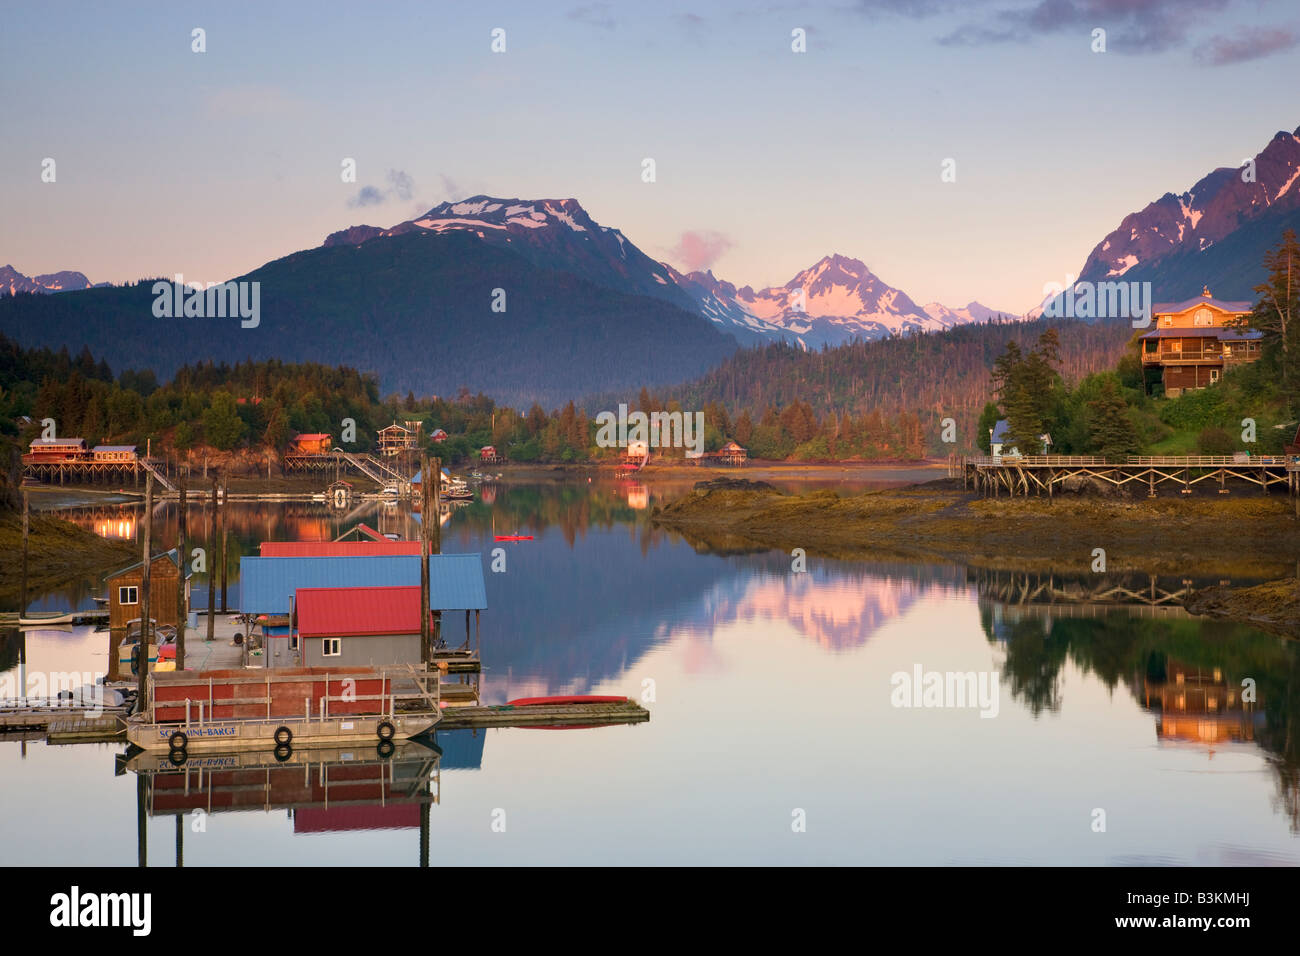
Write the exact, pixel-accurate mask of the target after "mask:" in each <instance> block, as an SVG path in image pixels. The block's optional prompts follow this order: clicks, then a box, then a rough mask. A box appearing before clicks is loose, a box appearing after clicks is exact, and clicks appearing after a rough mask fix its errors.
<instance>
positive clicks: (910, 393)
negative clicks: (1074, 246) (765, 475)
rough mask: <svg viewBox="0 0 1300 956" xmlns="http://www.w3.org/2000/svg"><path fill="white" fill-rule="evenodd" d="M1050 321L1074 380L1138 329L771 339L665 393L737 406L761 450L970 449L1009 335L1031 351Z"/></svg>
mask: <svg viewBox="0 0 1300 956" xmlns="http://www.w3.org/2000/svg"><path fill="white" fill-rule="evenodd" d="M1048 328H1052V329H1055V330H1056V336H1057V342H1058V348H1059V358H1060V361H1059V365H1058V366H1057V368H1058V370H1059V372H1060V373H1061V375H1062V376H1064V377H1065V378H1066V379H1069V380H1074V381H1078V380H1079V379H1082V378H1083V377H1085V376H1087V375H1089V374H1091V373H1093V372H1098V371H1102V370H1104V369H1110V368H1114V366H1115V365H1116V363H1117V362H1118V361H1119V359H1120V357H1121V356H1122V355H1123V354H1124V351H1125V347H1126V345H1127V343H1128V342H1129V340H1130V338H1131V337H1132V334H1133V330H1132V329H1131V328H1129V327H1128V326H1127V325H1123V324H1115V323H1092V324H1090V323H1087V322H1082V321H1074V320H1042V319H1040V320H1037V321H1033V322H1021V321H996V320H990V321H989V322H985V323H978V324H970V325H962V326H958V327H956V328H954V329H950V330H947V331H944V332H927V333H922V334H917V335H907V336H901V337H896V338H889V339H879V340H876V341H870V342H855V343H851V344H848V345H841V346H837V347H834V348H823V349H821V350H820V351H804V350H802V349H799V348H796V347H794V346H790V345H785V344H776V345H767V346H761V347H758V348H753V349H745V350H742V351H740V352H737V353H736V354H735V355H734V356H732V357H731V358H730V359H727V360H726V361H724V362H723V363H722V364H721V365H719V366H718V367H717V368H716V369H714V370H713V371H711V372H709V373H707V374H706V375H704V376H703V377H701V378H699V379H697V380H695V381H694V382H691V383H689V384H687V385H683V386H679V387H677V388H673V389H669V390H666V391H665V392H664V393H663V395H662V396H661V397H660V399H659V401H661V402H669V401H674V402H677V403H679V404H680V405H681V406H682V407H683V408H688V409H697V408H699V409H706V408H710V407H721V408H723V409H725V410H726V413H727V415H728V416H729V418H728V420H727V422H724V423H720V424H721V427H722V430H723V431H726V432H728V433H729V437H734V438H735V440H736V441H738V442H740V443H741V444H742V445H746V446H747V447H748V448H749V451H750V454H751V455H753V456H756V457H761V458H787V457H791V456H794V457H796V458H804V459H816V458H868V459H870V458H919V457H923V456H925V455H927V454H947V453H948V452H952V451H956V452H962V451H966V452H969V451H972V450H974V448H975V447H976V445H977V440H976V432H975V430H976V424H977V422H978V419H979V416H980V412H981V410H982V409H983V408H984V406H985V404H986V403H987V402H988V400H989V395H990V390H991V387H992V385H991V381H990V370H991V369H992V368H993V364H994V362H995V361H996V360H997V358H998V356H999V355H1001V354H1002V353H1003V352H1004V350H1005V349H1006V347H1007V343H1008V342H1015V343H1017V344H1018V345H1020V346H1022V347H1024V348H1025V350H1026V351H1028V350H1029V349H1030V348H1032V346H1033V343H1035V342H1036V341H1037V340H1038V338H1039V336H1041V335H1042V333H1043V332H1044V331H1046V330H1047V329H1048ZM708 417H709V416H708V415H707V414H706V420H707V418H708ZM715 417H716V416H715ZM945 418H952V419H953V420H954V423H955V425H956V442H955V443H954V444H948V443H945V442H943V440H942V425H941V423H942V421H943V419H945Z"/></svg>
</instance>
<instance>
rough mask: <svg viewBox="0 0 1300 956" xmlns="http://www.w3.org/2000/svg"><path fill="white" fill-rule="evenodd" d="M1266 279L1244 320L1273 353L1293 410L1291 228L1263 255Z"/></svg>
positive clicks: (1297, 297) (1298, 310) (1299, 317)
mask: <svg viewBox="0 0 1300 956" xmlns="http://www.w3.org/2000/svg"><path fill="white" fill-rule="evenodd" d="M1264 266H1265V268H1267V269H1268V279H1267V280H1266V281H1265V282H1263V283H1261V284H1260V285H1257V286H1255V291H1256V292H1258V293H1259V296H1260V298H1259V301H1258V302H1257V303H1256V304H1255V308H1254V311H1252V312H1251V314H1250V318H1249V319H1248V320H1247V321H1248V323H1249V324H1250V326H1251V327H1252V328H1255V329H1258V330H1259V331H1261V332H1263V333H1264V347H1265V349H1272V350H1276V352H1277V353H1278V355H1279V358H1280V361H1279V363H1278V364H1279V365H1280V366H1281V369H1282V387H1283V389H1284V391H1285V392H1286V394H1287V397H1288V400H1289V401H1290V403H1291V406H1292V408H1295V407H1296V405H1297V391H1298V390H1300V329H1298V328H1297V326H1298V325H1300V242H1298V241H1297V240H1296V234H1295V230H1294V229H1288V230H1286V232H1284V233H1282V241H1281V242H1279V243H1278V245H1277V248H1276V249H1270V250H1269V251H1268V252H1267V253H1265V255H1264Z"/></svg>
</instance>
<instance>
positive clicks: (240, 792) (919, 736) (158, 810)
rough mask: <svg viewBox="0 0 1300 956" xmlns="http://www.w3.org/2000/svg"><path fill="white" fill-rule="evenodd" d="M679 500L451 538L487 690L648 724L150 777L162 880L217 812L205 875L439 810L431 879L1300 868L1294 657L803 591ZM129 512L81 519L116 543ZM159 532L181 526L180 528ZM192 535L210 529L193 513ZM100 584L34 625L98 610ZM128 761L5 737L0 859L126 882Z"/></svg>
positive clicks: (1297, 670)
mask: <svg viewBox="0 0 1300 956" xmlns="http://www.w3.org/2000/svg"><path fill="white" fill-rule="evenodd" d="M661 493H662V490H661V489H651V488H645V487H644V486H639V485H622V486H615V485H612V484H605V485H600V484H595V485H587V484H585V483H584V484H581V485H578V484H574V485H565V486H505V487H501V488H497V489H495V490H492V489H489V493H488V494H487V495H485V497H486V498H490V499H491V500H490V501H476V502H474V503H473V504H471V505H468V506H465V507H462V508H459V509H457V510H455V511H454V512H453V513H452V514H451V515H450V516H449V517H448V519H447V523H446V525H445V526H444V531H443V550H444V551H446V552H456V551H459V552H475V551H477V552H481V553H483V555H484V567H485V571H487V568H488V564H489V561H490V559H491V556H490V554H489V552H490V551H491V550H492V549H493V548H494V547H502V548H504V549H505V554H506V571H505V572H504V573H491V572H487V573H486V578H487V585H488V600H489V605H490V608H489V610H488V611H486V612H484V615H483V657H484V664H485V673H484V675H483V679H482V681H483V683H482V689H483V697H484V699H485V701H487V702H493V703H496V702H503V701H505V700H507V699H510V698H513V697H518V696H525V695H533V694H555V693H599V694H623V695H627V696H630V697H634V698H637V699H647V698H649V699H648V702H647V706H648V707H649V709H650V711H651V714H652V716H651V719H650V722H649V723H648V724H641V725H638V726H634V727H611V728H599V729H585V730H562V731H547V730H526V729H501V730H487V731H478V732H476V733H470V732H454V733H439V734H438V735H437V743H438V746H439V747H440V748H442V750H443V755H442V758H441V760H440V761H435V760H432V759H431V757H432V756H433V753H432V752H431V751H427V750H425V749H424V748H418V747H404V748H401V749H399V751H398V754H397V756H396V757H395V758H394V759H392V760H390V761H389V762H387V763H386V764H385V763H382V762H379V761H375V760H373V759H370V758H371V757H372V756H373V755H367V754H362V753H351V754H345V753H332V754H322V755H319V760H317V761H315V762H313V763H310V764H309V765H308V766H291V767H284V768H274V769H271V770H256V771H251V772H245V773H244V775H243V776H241V777H240V778H238V779H237V780H236V779H235V778H228V777H223V776H221V775H220V774H218V775H217V776H216V777H210V776H209V775H208V774H207V772H204V773H202V774H200V773H199V771H198V770H197V768H196V769H194V770H192V771H191V774H190V777H189V778H188V779H186V778H185V777H184V776H182V775H174V774H164V775H161V776H156V775H155V776H148V775H147V776H146V777H145V779H146V780H147V782H148V786H147V787H146V788H145V791H144V799H145V800H146V805H147V806H149V807H151V808H152V811H153V813H152V816H149V817H147V823H146V831H147V839H146V843H147V846H146V853H147V856H148V862H149V863H150V864H152V865H172V864H173V863H174V860H175V845H176V835H177V828H176V824H175V819H176V818H175V816H174V815H172V814H173V813H174V811H176V810H177V809H180V810H186V811H192V810H193V808H194V807H208V806H210V807H212V809H213V812H211V813H210V814H208V815H207V816H206V819H204V820H203V821H201V822H202V825H201V826H196V820H197V818H196V817H195V815H194V814H193V813H192V812H189V813H187V814H186V815H185V816H184V817H183V818H182V819H183V834H184V861H185V864H186V865H259V864H322V865H326V864H338V863H357V864H403V865H409V864H415V863H416V862H418V860H419V857H420V829H419V812H420V811H419V804H418V802H416V801H418V799H419V797H418V795H419V794H420V793H421V792H424V791H426V790H427V791H429V792H432V793H435V794H436V795H437V796H438V798H439V802H438V803H437V804H436V805H433V806H432V807H431V808H430V809H429V812H428V824H429V831H430V849H429V856H430V862H431V863H433V864H435V865H436V864H438V863H443V862H447V863H455V864H473V863H556V862H592V863H594V862H613V863H631V864H642V863H713V862H732V863H769V862H774V863H886V864H924V863H1044V864H1057V863H1084V864H1135V863H1188V864H1228V865H1234V864H1250V865H1256V864H1296V863H1300V741H1297V739H1296V738H1297V735H1296V734H1295V733H1294V728H1295V727H1296V726H1297V724H1296V722H1297V721H1300V659H1298V656H1297V651H1296V646H1295V645H1294V644H1288V643H1287V642H1285V641H1283V640H1280V639H1278V638H1275V637H1270V636H1267V635H1264V634H1262V633H1259V632H1257V631H1254V630H1252V629H1250V628H1245V627H1240V626H1235V625H1225V624H1215V623H1206V622H1201V621H1196V620H1193V619H1189V618H1187V617H1186V616H1184V615H1181V614H1180V613H1178V612H1168V611H1163V612H1160V611H1153V610H1151V609H1150V608H1148V607H1146V606H1145V605H1143V604H1140V603H1139V604H1133V605H1130V606H1126V607H1098V606H1090V605H1087V604H1079V603H1068V602H1067V603H1058V604H1057V605H1055V606H1052V605H1047V604H1044V603H1041V601H1042V600H1043V599H1044V597H1045V595H1046V593H1047V589H1048V588H1054V589H1055V593H1056V594H1057V600H1058V602H1060V601H1063V600H1065V599H1064V597H1062V596H1063V595H1070V594H1077V593H1079V591H1080V590H1081V589H1083V588H1087V587H1092V586H1094V585H1095V584H1096V581H1095V579H1094V580H1090V581H1071V580H1069V579H1060V578H1055V577H1053V578H1050V579H1049V578H1046V577H1036V576H1031V575H1014V574H1010V573H1004V574H1001V575H996V576H994V575H987V574H980V573H976V572H973V571H968V570H966V569H963V568H940V567H921V566H910V565H869V564H852V563H844V562H831V561H822V560H819V559H815V558H812V559H809V562H808V570H807V572H806V573H802V574H797V573H792V572H791V568H790V558H789V556H788V555H781V554H773V553H761V552H760V553H752V554H728V555H717V554H708V553H697V551H696V550H695V549H694V548H692V546H691V545H690V544H689V543H688V542H686V541H683V540H682V539H680V538H679V537H676V536H673V535H669V534H666V533H663V532H659V531H655V530H653V529H651V528H650V527H649V525H648V523H647V521H646V514H647V510H646V506H647V505H648V504H650V503H652V502H653V501H654V500H655V499H657V498H658V497H659V496H660V495H661ZM169 507H170V506H169ZM231 513H232V521H231V525H232V528H231V540H232V550H233V551H237V552H241V553H245V554H251V553H256V543H257V542H258V541H260V540H265V539H268V538H274V539H286V540H287V539H297V538H332V537H334V536H335V535H336V534H338V533H339V532H340V531H342V530H345V529H346V528H348V527H350V526H351V525H352V524H355V523H356V522H357V521H358V520H364V521H366V522H367V523H369V524H371V525H373V526H375V527H380V528H382V529H392V530H397V531H410V530H412V529H413V524H412V522H411V519H410V516H409V515H406V514H405V513H404V512H403V511H402V510H401V509H397V508H391V507H389V508H385V507H382V506H378V505H368V506H366V507H365V508H364V509H362V510H359V511H358V512H357V513H355V514H352V515H350V516H348V517H346V518H340V517H339V516H337V515H334V514H332V513H331V512H329V511H328V510H327V509H325V507H324V506H323V505H313V504H289V505H275V506H254V505H239V504H235V505H232V508H231ZM137 516H138V508H136V509H135V510H132V509H131V508H130V507H129V506H116V505H115V506H112V507H109V508H98V509H87V510H84V511H82V512H80V513H77V514H76V517H77V520H79V521H81V522H83V523H84V524H86V526H87V527H95V528H96V529H97V530H99V531H100V533H102V534H106V535H114V534H122V535H131V534H133V533H134V530H135V527H134V522H135V520H136V517H137ZM158 519H159V521H160V523H161V525H162V526H163V527H164V528H170V527H174V520H175V517H174V513H172V511H170V510H169V509H168V508H167V507H164V508H161V509H160V510H159V512H158ZM190 525H191V535H192V536H198V537H200V538H201V537H202V536H203V535H204V534H206V527H207V522H206V516H205V513H204V512H203V510H202V509H197V508H196V509H194V510H193V511H192V513H191V521H190ZM494 531H495V533H497V534H504V533H511V534H513V533H523V534H533V535H535V536H536V539H535V540H533V541H531V542H517V543H506V544H496V543H494V542H493V541H492V534H493V532H494ZM156 533H158V532H157V531H156ZM161 533H162V535H163V538H164V540H170V534H171V532H170V531H169V530H164V531H162V532H161ZM1189 573H1191V574H1193V575H1194V573H1195V572H1194V569H1192V570H1191V571H1190V572H1189ZM1116 580H1117V579H1116ZM1127 583H1128V584H1129V585H1130V589H1131V590H1134V591H1147V590H1149V588H1150V587H1151V586H1154V587H1155V588H1156V589H1157V591H1159V590H1161V589H1166V590H1169V589H1176V588H1177V587H1178V586H1179V582H1174V581H1156V582H1150V581H1149V580H1147V579H1145V578H1144V579H1142V580H1141V581H1130V582H1127ZM98 586H99V584H98V582H96V581H93V580H88V581H86V582H82V583H80V584H74V585H71V586H69V587H68V588H66V589H64V591H63V592H61V593H58V594H51V595H46V596H44V597H43V598H42V599H41V601H40V602H38V603H37V604H36V605H35V606H40V607H47V608H66V607H69V606H89V605H90V596H91V594H92V593H94V591H95V590H96V589H97V588H98ZM1035 589H1038V590H1039V591H1040V598H1039V600H1038V601H1037V602H1033V601H1031V602H1029V603H1026V604H1010V603H1007V602H1006V600H1005V599H1006V598H1007V597H1009V596H1011V595H1024V594H1026V593H1032V592H1034V590H1035ZM195 590H196V597H197V598H198V599H199V600H200V602H201V601H202V600H203V599H205V598H206V586H205V584H204V583H203V582H202V581H200V582H199V584H198V586H197V587H196V589H195ZM230 602H231V606H232V607H233V606H237V581H233V580H232V589H231V595H230ZM449 630H450V632H451V633H452V634H454V633H455V627H454V625H453V626H452V627H450V628H449ZM20 641H21V642H23V643H22V644H21V647H20ZM20 651H21V652H22V654H23V655H24V660H25V667H26V668H27V670H28V672H29V673H30V672H49V671H70V670H77V671H102V670H104V669H105V664H106V661H107V651H108V646H107V634H104V633H100V634H96V633H94V632H91V631H89V630H88V629H85V628H78V629H75V630H71V631H35V632H27V633H26V635H25V638H20V637H19V636H18V634H17V633H16V632H6V633H5V636H4V637H3V638H0V675H4V674H8V675H9V676H10V677H13V676H14V675H16V673H17V671H16V668H17V666H18V663H17V662H18V659H19V654H20ZM917 668H920V670H921V671H922V672H930V671H938V672H973V673H974V674H976V675H979V674H981V673H984V674H991V675H993V676H994V677H995V678H996V689H997V698H996V705H995V707H993V706H985V707H984V708H983V709H984V711H986V712H990V713H991V712H992V711H993V710H994V709H996V715H995V716H990V717H987V718H986V717H982V716H981V709H980V708H979V707H951V706H950V707H925V706H921V707H916V706H913V707H901V706H895V703H896V702H897V700H896V696H897V695H896V691H895V686H894V684H893V683H892V682H891V678H893V677H894V675H896V674H899V673H902V674H906V675H908V676H909V677H910V676H911V675H912V674H914V673H915V671H916V669H917ZM1246 678H1249V679H1250V680H1253V681H1254V684H1255V689H1256V701H1255V702H1254V703H1244V704H1243V702H1242V701H1241V687H1242V681H1243V679H1246ZM987 703H988V702H987V701H986V705H987ZM123 750H124V748H123V747H121V746H107V745H81V746H62V747H57V746H48V745H46V744H45V743H44V742H42V741H28V742H26V743H25V744H23V743H20V742H17V741H13V740H8V741H0V780H2V781H3V783H2V784H0V863H4V864H42V863H79V864H80V863H86V864H134V863H135V862H136V861H137V857H138V853H139V850H140V847H139V845H138V841H137V826H136V820H137V796H138V787H137V783H138V781H139V780H140V779H141V777H140V775H139V774H138V773H137V772H136V769H135V768H134V767H127V768H119V767H118V766H117V764H118V761H117V757H118V755H120V754H121V753H122V752H123ZM298 756H301V757H303V758H304V759H309V760H310V759H312V755H310V754H299V755H298ZM322 764H323V766H322ZM119 769H121V770H122V772H120V773H118V772H117V771H118V770H119ZM381 774H383V775H384V776H383V777H382V780H383V781H384V783H383V784H382V787H383V796H382V802H381V799H380V798H379V796H378V794H379V787H380V786H381V784H379V783H378V781H379V780H380V779H381V778H380V775H381ZM326 784H327V785H328V786H326ZM228 807H241V808H242V809H239V810H234V809H226V808H228ZM1097 811H1104V815H1105V816H1104V823H1105V830H1104V832H1095V830H1094V825H1095V824H1094V821H1095V820H1097V819H1099V816H1098V812H1097ZM799 820H803V821H805V824H806V825H805V827H804V829H803V831H802V832H796V828H795V826H794V824H795V823H796V822H797V821H799ZM503 821H504V832H501V827H502V822H503ZM494 824H495V829H494Z"/></svg>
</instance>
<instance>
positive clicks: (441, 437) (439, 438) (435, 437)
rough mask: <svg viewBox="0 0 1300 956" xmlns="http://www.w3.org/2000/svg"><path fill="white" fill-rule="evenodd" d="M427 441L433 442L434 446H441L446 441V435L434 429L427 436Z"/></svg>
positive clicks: (439, 429)
mask: <svg viewBox="0 0 1300 956" xmlns="http://www.w3.org/2000/svg"><path fill="white" fill-rule="evenodd" d="M429 440H430V441H432V442H434V443H435V444H438V445H441V444H442V443H443V442H445V441H446V440H447V433H446V432H445V431H443V430H442V429H441V428H435V429H434V430H433V434H431V435H430V436H429Z"/></svg>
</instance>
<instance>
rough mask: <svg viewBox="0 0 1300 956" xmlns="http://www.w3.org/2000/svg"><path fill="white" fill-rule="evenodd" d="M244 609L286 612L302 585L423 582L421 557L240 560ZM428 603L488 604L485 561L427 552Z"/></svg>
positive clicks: (444, 607)
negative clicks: (484, 580) (484, 573)
mask: <svg viewBox="0 0 1300 956" xmlns="http://www.w3.org/2000/svg"><path fill="white" fill-rule="evenodd" d="M239 583H240V602H239V603H240V610H241V611H243V612H244V613H245V614H287V613H289V602H290V599H291V598H292V597H293V594H294V592H295V591H297V590H298V589H299V588H348V587H384V586H386V585H396V586H407V587H410V586H415V587H419V585H420V557H419V555H379V556H370V557H301V558H300V557H292V558H262V557H253V556H248V557H242V558H240V559H239ZM429 606H430V607H431V608H433V609H434V610H440V611H472V610H483V609H484V608H486V607H487V591H486V589H485V588H484V586H483V559H482V557H481V556H480V555H478V554H431V555H429Z"/></svg>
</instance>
